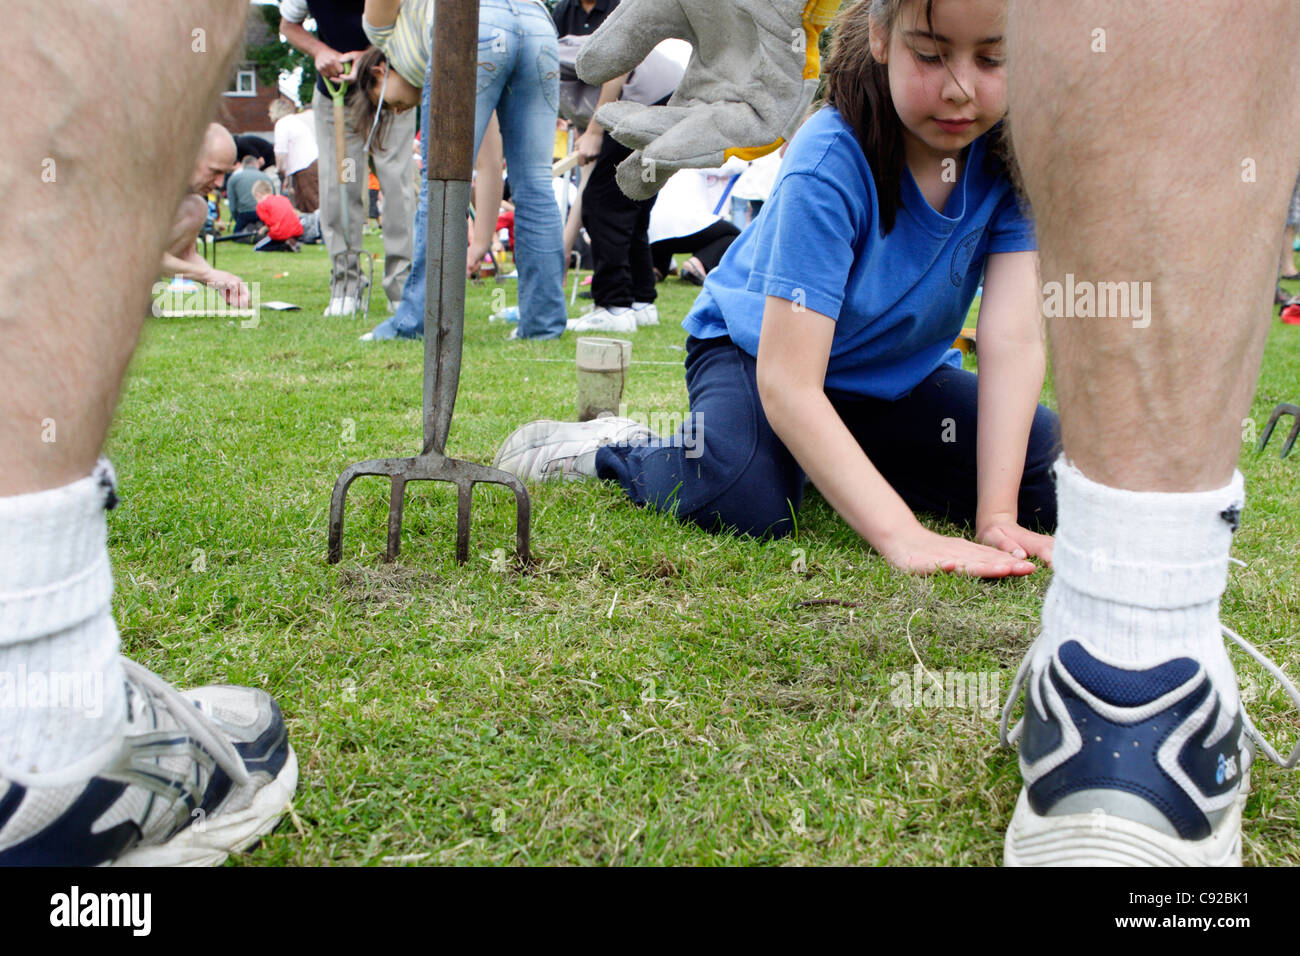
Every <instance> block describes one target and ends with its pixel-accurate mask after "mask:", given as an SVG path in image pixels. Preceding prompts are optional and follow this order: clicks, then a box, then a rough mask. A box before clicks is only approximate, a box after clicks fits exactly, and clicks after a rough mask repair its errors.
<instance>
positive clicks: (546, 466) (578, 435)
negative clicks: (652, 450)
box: [492, 416, 658, 481]
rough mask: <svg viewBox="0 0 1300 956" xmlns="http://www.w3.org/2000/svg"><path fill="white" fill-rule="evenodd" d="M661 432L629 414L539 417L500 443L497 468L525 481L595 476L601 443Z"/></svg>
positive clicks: (626, 441)
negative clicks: (572, 419)
mask: <svg viewBox="0 0 1300 956" xmlns="http://www.w3.org/2000/svg"><path fill="white" fill-rule="evenodd" d="M657 437H658V436H657V435H655V434H654V432H652V431H650V429H648V428H646V427H645V426H644V425H642V424H641V423H640V422H637V421H633V420H632V419H630V418H614V417H612V416H611V417H609V418H597V419H595V420H594V421H590V422H557V421H552V420H550V419H540V420H538V421H535V422H529V423H528V424H527V425H523V426H521V427H519V428H517V429H515V431H514V432H513V433H512V434H511V435H510V437H509V438H507V439H506V440H505V441H504V442H502V443H501V448H500V449H498V451H497V454H496V457H495V458H494V459H493V460H492V466H493V467H494V468H500V469H501V470H503V471H508V472H510V473H511V474H512V475H516V476H518V477H519V478H522V479H524V480H525V481H528V480H530V479H531V480H533V481H549V480H553V479H556V478H567V479H575V480H576V479H578V478H594V477H595V476H596V449H597V448H600V447H601V446H602V445H627V444H644V443H646V442H648V441H651V440H653V439H655V438H657Z"/></svg>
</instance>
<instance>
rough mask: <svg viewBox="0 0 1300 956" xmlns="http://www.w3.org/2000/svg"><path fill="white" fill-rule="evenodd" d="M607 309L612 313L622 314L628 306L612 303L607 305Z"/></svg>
mask: <svg viewBox="0 0 1300 956" xmlns="http://www.w3.org/2000/svg"><path fill="white" fill-rule="evenodd" d="M605 311H606V312H608V313H609V314H610V315H622V314H623V313H624V312H626V311H627V306H625V305H610V306H606V307H605Z"/></svg>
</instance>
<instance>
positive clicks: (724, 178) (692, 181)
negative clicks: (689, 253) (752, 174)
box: [649, 167, 734, 242]
mask: <svg viewBox="0 0 1300 956" xmlns="http://www.w3.org/2000/svg"><path fill="white" fill-rule="evenodd" d="M732 175H734V173H733V171H732V170H731V169H728V168H726V167H724V168H722V169H683V170H681V171H680V172H678V173H676V174H674V175H673V176H672V178H671V179H669V180H668V182H667V183H665V184H664V187H663V189H661V190H659V198H658V199H656V200H655V204H654V208H653V209H651V210H650V229H649V239H650V241H651V242H658V241H659V240H661V239H676V238H678V237H679V236H693V235H695V234H696V233H697V232H699V231H700V230H701V229H707V228H709V226H711V225H713V224H714V223H715V222H717V221H718V220H719V219H721V218H722V216H721V215H720V214H719V213H715V212H714V211H713V210H714V208H715V207H716V206H717V205H718V200H719V199H721V198H722V194H723V192H724V191H725V190H726V188H727V183H729V182H730V181H731V177H732ZM724 205H726V206H727V208H725V209H723V210H722V212H723V213H726V212H728V211H730V205H729V204H724Z"/></svg>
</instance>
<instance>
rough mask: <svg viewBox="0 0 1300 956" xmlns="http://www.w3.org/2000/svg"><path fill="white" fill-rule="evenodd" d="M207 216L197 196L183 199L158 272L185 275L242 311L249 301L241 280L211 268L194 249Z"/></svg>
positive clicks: (246, 290)
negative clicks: (212, 290) (222, 296)
mask: <svg viewBox="0 0 1300 956" xmlns="http://www.w3.org/2000/svg"><path fill="white" fill-rule="evenodd" d="M207 215H208V204H207V202H206V201H205V200H204V199H202V198H201V197H199V196H187V197H186V198H185V199H183V200H181V205H180V208H179V209H178V210H177V213H176V221H175V222H174V223H173V224H172V229H171V233H170V235H168V237H167V245H166V246H165V247H164V251H163V256H162V265H161V269H160V271H161V272H162V274H163V275H167V276H185V277H187V278H190V279H193V280H194V281H195V282H201V283H203V284H204V285H206V286H211V287H212V288H214V289H217V290H218V291H220V292H221V293H222V294H223V295H224V296H225V297H226V301H227V302H229V303H230V304H231V305H233V306H236V307H238V308H241V309H242V308H246V307H247V306H248V304H249V302H250V301H251V299H250V296H249V293H248V286H246V285H244V282H243V280H242V279H240V278H239V276H237V275H235V274H234V273H231V272H223V271H222V270H221V269H214V268H212V267H211V266H210V265H208V263H207V260H205V259H204V258H203V257H202V256H201V255H199V253H198V250H197V249H196V248H195V243H196V242H197V241H198V237H199V230H200V229H202V228H203V222H204V220H205V219H206V218H207Z"/></svg>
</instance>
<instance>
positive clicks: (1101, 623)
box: [1005, 0, 1300, 865]
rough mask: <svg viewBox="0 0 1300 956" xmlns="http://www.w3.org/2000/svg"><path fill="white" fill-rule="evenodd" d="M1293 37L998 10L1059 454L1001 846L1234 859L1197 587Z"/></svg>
mask: <svg viewBox="0 0 1300 956" xmlns="http://www.w3.org/2000/svg"><path fill="white" fill-rule="evenodd" d="M1297 31H1300V7H1297V6H1295V5H1294V3H1291V2H1289V0H1256V2H1251V3H1249V4H1237V3H1232V2H1227V0H1188V2H1185V3H1179V4H1165V3H1156V4H1125V3H1118V2H1114V0H1076V2H1073V3H1069V4H1043V3H1039V2H1037V0H1015V2H1014V3H1013V5H1012V8H1011V10H1010V11H1009V17H1008V31H1007V35H1008V42H1009V50H1008V57H1009V63H1010V73H1009V76H1008V82H1009V92H1010V101H1009V105H1010V113H1009V117H1010V123H1011V129H1012V134H1013V137H1014V140H1015V146H1016V151H1017V155H1018V158H1019V160H1020V163H1021V167H1022V171H1023V175H1024V182H1025V186H1026V190H1027V192H1028V195H1029V200H1030V202H1031V204H1032V205H1033V210H1034V215H1035V220H1036V223H1037V227H1038V237H1039V244H1040V249H1041V258H1042V279H1043V283H1044V286H1043V293H1044V311H1045V312H1046V313H1047V315H1048V317H1049V318H1048V331H1049V336H1050V340H1051V344H1052V353H1053V358H1054V360H1055V372H1056V386H1057V393H1058V396H1059V399H1060V411H1061V427H1062V437H1063V443H1064V448H1065V458H1066V462H1067V463H1065V464H1062V465H1060V466H1059V467H1058V469H1057V479H1058V481H1057V506H1058V515H1059V521H1058V527H1057V535H1056V546H1055V549H1054V573H1053V578H1052V583H1051V587H1050V588H1049V590H1048V593H1047V596H1046V599H1045V601H1044V605H1043V626H1042V632H1041V634H1040V636H1039V639H1038V641H1037V642H1036V643H1035V645H1034V647H1033V648H1032V649H1031V651H1030V656H1029V659H1028V661H1027V664H1026V670H1025V672H1024V673H1025V674H1026V675H1027V677H1028V686H1029V687H1030V688H1031V689H1030V691H1029V697H1030V698H1031V699H1032V700H1034V701H1036V702H1037V705H1038V706H1035V705H1034V704H1032V703H1030V704H1027V705H1026V707H1025V717H1024V723H1023V724H1022V727H1023V733H1024V736H1023V737H1022V739H1021V746H1020V770H1021V775H1022V778H1023V781H1024V785H1025V786H1024V789H1023V790H1022V791H1021V795H1020V799H1019V801H1018V802H1017V804H1016V809H1015V812H1014V814H1013V816H1012V820H1011V825H1010V827H1009V828H1008V831H1007V839H1006V849H1005V854H1006V855H1005V859H1006V860H1007V862H1008V863H1012V864H1040V865H1042V864H1057V865H1060V864H1094V865H1095V864H1110V865H1114V864H1126V865H1169V864H1173V863H1184V864H1193V865H1229V864H1233V863H1237V864H1239V863H1240V862H1241V814H1242V811H1241V808H1242V805H1243V804H1244V803H1245V799H1244V798H1245V787H1244V785H1243V783H1244V781H1245V780H1246V779H1247V778H1246V774H1245V770H1246V768H1247V767H1248V766H1249V763H1250V760H1251V756H1250V753H1249V752H1248V748H1247V746H1246V744H1245V740H1246V737H1247V733H1246V731H1244V730H1243V727H1244V724H1243V718H1242V713H1241V711H1242V708H1241V702H1240V696H1239V693H1238V689H1237V684H1236V677H1235V674H1234V672H1233V668H1232V664H1231V662H1230V661H1229V659H1228V656H1227V653H1226V651H1225V649H1224V646H1223V637H1222V634H1221V632H1220V623H1219V599H1220V597H1221V596H1222V594H1223V591H1224V588H1225V586H1226V581H1227V573H1228V556H1229V551H1230V549H1231V544H1232V533H1233V531H1234V530H1235V529H1236V527H1237V524H1238V521H1239V520H1240V516H1241V513H1242V506H1243V503H1244V490H1243V483H1242V479H1241V476H1240V475H1239V474H1238V473H1237V472H1236V469H1235V466H1236V462H1237V456H1238V454H1239V453H1240V450H1241V422H1242V416H1243V415H1245V414H1246V412H1247V410H1248V409H1249V406H1250V401H1251V397H1252V395H1253V394H1254V391H1255V379H1256V375H1257V373H1258V370H1259V363H1260V358H1261V355H1262V352H1263V346H1264V340H1265V337H1266V335H1267V331H1268V320H1269V315H1270V309H1269V307H1268V302H1269V299H1270V297H1271V293H1272V291H1273V282H1274V279H1275V277H1276V269H1277V248H1278V245H1277V244H1278V240H1279V238H1280V234H1281V231H1282V230H1281V227H1282V222H1283V218H1284V213H1285V209H1286V200H1287V197H1288V194H1289V191H1290V189H1291V184H1292V183H1293V182H1294V180H1293V176H1294V170H1295V169H1296V166H1297V163H1298V162H1300V112H1298V111H1297V109H1296V105H1295V104H1296V97H1295V91H1296V89H1297V86H1300V67H1297V65H1296V63H1295V62H1294V59H1293V58H1292V57H1291V52H1292V50H1291V46H1292V44H1293V42H1294V41H1293V39H1292V38H1293V37H1294V35H1295V34H1296V32H1297ZM1225 51H1231V54H1230V57H1227V58H1225V55H1224V54H1225ZM1171 253H1176V254H1174V255H1171ZM1053 283H1055V284H1056V285H1055V286H1054V287H1053V285H1052V284H1053ZM1103 283H1105V284H1106V285H1105V286H1103V285H1102V284H1103ZM1117 283H1126V284H1130V285H1126V286H1125V289H1126V290H1127V291H1128V293H1129V302H1128V303H1127V304H1126V303H1125V302H1124V299H1123V298H1122V297H1121V296H1120V295H1119V293H1118V290H1119V288H1120V287H1119V286H1118V285H1116V284H1117ZM1103 289H1106V290H1107V291H1106V303H1105V306H1104V309H1103V307H1102V298H1101V293H1102V290H1103ZM1148 290H1149V294H1148ZM1135 291H1136V292H1137V293H1138V296H1137V301H1136V302H1135V301H1133V300H1134V296H1133V293H1134V292H1135ZM1090 293H1091V298H1092V301H1091V302H1089V295H1090ZM1095 315H1101V316H1104V317H1093V316H1095ZM1201 343H1207V344H1209V343H1212V344H1209V345H1208V347H1203V346H1202V345H1201ZM1069 681H1073V682H1074V683H1073V687H1072V689H1071V690H1069V691H1065V692H1058V689H1059V688H1062V687H1065V686H1066V684H1067V683H1068V682H1069ZM1062 693H1064V694H1066V695H1070V694H1072V695H1073V697H1074V700H1073V701H1072V705H1071V707H1070V708H1068V709H1067V708H1066V707H1065V705H1064V704H1063V703H1062ZM1157 718H1158V719H1157ZM1193 739H1195V740H1197V741H1198V742H1199V744H1198V745H1191V744H1186V745H1185V746H1184V744H1185V742H1186V741H1189V740H1193ZM1175 755H1177V756H1175ZM1204 755H1210V756H1211V760H1210V761H1200V762H1199V763H1198V762H1197V758H1198V757H1201V756H1204ZM1175 759H1177V760H1181V761H1182V763H1181V764H1180V766H1182V767H1184V768H1185V769H1184V770H1180V771H1179V772H1178V774H1176V775H1171V774H1170V773H1169V772H1168V771H1167V766H1168V765H1169V763H1170V761H1172V760H1175ZM1215 761H1217V764H1216V763H1215Z"/></svg>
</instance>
